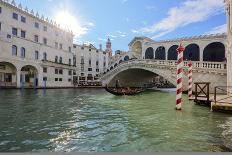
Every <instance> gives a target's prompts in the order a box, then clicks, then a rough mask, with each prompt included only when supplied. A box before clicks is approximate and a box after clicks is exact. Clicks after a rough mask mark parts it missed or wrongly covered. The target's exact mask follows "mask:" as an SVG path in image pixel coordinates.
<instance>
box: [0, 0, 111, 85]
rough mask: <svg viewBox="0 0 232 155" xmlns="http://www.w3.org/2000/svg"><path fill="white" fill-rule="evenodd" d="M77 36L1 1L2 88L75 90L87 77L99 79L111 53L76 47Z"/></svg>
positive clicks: (42, 18) (0, 59) (33, 14)
mask: <svg viewBox="0 0 232 155" xmlns="http://www.w3.org/2000/svg"><path fill="white" fill-rule="evenodd" d="M73 37H74V35H73V34H72V32H71V31H69V30H64V29H61V28H60V26H59V25H58V24H56V22H54V21H52V20H49V19H48V18H45V17H44V16H43V15H39V14H38V13H35V12H34V11H33V10H31V11H29V10H28V8H27V7H25V8H23V7H22V5H21V4H19V5H16V3H15V1H14V0H13V1H12V2H9V1H8V0H5V1H3V0H0V87H17V88H20V87H44V86H45V85H46V87H73V86H74V85H75V84H76V83H77V82H78V80H79V79H80V80H81V79H84V78H83V77H84V76H85V77H87V78H86V79H85V80H84V81H86V80H87V81H92V80H94V79H97V76H98V74H100V73H101V72H103V70H104V67H107V66H108V64H107V63H108V54H106V53H105V52H103V51H102V50H101V51H99V50H97V49H96V48H95V47H93V46H90V47H86V46H78V45H73ZM107 47H111V44H110V46H109V45H108V46H107ZM82 51H85V52H82ZM82 55H83V57H85V58H86V59H84V61H83V62H84V63H85V66H82V64H81V63H82ZM89 61H91V64H89ZM82 67H83V68H82ZM82 76H83V77H82ZM79 77H81V78H79Z"/></svg>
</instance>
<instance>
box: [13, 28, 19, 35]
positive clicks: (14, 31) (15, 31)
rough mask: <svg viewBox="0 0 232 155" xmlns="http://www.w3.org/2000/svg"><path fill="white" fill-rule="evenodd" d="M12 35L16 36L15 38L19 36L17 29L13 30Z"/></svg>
mask: <svg viewBox="0 0 232 155" xmlns="http://www.w3.org/2000/svg"><path fill="white" fill-rule="evenodd" d="M12 34H13V35H14V36H17V35H18V30H17V28H14V27H13V28H12Z"/></svg>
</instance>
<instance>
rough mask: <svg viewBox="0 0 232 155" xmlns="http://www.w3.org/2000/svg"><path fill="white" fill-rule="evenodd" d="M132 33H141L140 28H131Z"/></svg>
mask: <svg viewBox="0 0 232 155" xmlns="http://www.w3.org/2000/svg"><path fill="white" fill-rule="evenodd" d="M131 32H132V33H139V30H135V29H131Z"/></svg>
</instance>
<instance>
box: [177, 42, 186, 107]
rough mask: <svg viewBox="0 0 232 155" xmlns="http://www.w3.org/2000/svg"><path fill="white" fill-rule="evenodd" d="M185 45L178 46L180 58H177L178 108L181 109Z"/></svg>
mask: <svg viewBox="0 0 232 155" xmlns="http://www.w3.org/2000/svg"><path fill="white" fill-rule="evenodd" d="M184 50H185V48H184V46H182V44H180V46H179V47H178V48H177V52H178V60H177V87H176V110H181V105H182V91H183V90H182V87H183V84H182V82H183V67H184V61H183V57H184Z"/></svg>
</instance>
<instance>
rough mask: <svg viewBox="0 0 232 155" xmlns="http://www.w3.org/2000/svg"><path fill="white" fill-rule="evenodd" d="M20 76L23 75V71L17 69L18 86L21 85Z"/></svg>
mask: <svg viewBox="0 0 232 155" xmlns="http://www.w3.org/2000/svg"><path fill="white" fill-rule="evenodd" d="M20 76H21V71H20V70H17V72H16V80H17V88H20V87H21V83H20Z"/></svg>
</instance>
